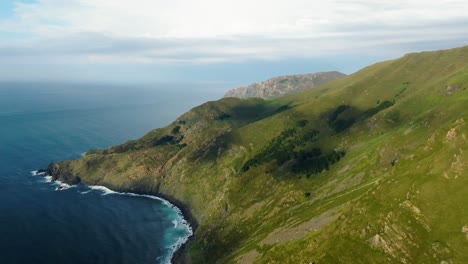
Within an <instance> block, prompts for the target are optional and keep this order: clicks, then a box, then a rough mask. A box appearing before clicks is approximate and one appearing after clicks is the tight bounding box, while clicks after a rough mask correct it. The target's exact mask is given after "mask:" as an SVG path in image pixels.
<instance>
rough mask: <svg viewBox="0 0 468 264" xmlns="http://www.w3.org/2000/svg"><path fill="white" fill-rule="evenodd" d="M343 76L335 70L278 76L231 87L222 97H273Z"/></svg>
mask: <svg viewBox="0 0 468 264" xmlns="http://www.w3.org/2000/svg"><path fill="white" fill-rule="evenodd" d="M344 76H346V75H345V74H343V73H340V72H336V71H331V72H317V73H311V74H297V75H286V76H280V77H275V78H271V79H268V80H266V81H264V82H257V83H253V84H251V85H249V86H245V87H240V88H237V89H232V90H230V91H228V92H227V93H226V94H225V95H224V97H238V98H249V97H257V98H265V99H266V98H275V97H280V96H283V95H287V94H292V93H296V92H300V91H303V90H306V89H309V88H313V87H316V86H318V85H321V84H324V83H327V82H330V81H333V80H336V79H339V78H342V77H344Z"/></svg>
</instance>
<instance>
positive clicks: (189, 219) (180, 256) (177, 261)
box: [31, 169, 198, 264]
mask: <svg viewBox="0 0 468 264" xmlns="http://www.w3.org/2000/svg"><path fill="white" fill-rule="evenodd" d="M31 173H32V175H33V176H42V177H44V178H46V179H47V181H48V182H53V183H56V184H58V185H59V186H62V187H63V186H66V188H71V187H73V186H75V185H77V184H76V183H67V182H66V181H65V182H63V181H60V180H58V179H57V180H53V178H52V176H50V175H48V174H47V173H46V171H45V170H42V169H41V170H36V171H31ZM80 183H81V184H84V185H85V186H86V187H88V188H90V189H92V190H100V191H103V192H104V193H105V194H118V195H129V196H141V197H146V198H150V199H155V200H159V201H161V202H163V203H164V204H166V205H167V206H169V207H171V208H173V209H174V210H175V211H176V212H177V214H178V215H179V217H180V218H181V220H182V224H184V225H185V226H186V227H187V231H188V232H189V235H188V236H186V237H181V238H180V239H179V240H178V241H177V242H176V243H175V244H173V245H171V248H174V251H173V252H172V253H171V255H170V258H169V263H172V264H184V263H187V261H186V254H187V250H188V248H189V245H190V244H191V243H192V241H193V237H194V234H195V231H196V230H197V228H198V221H197V220H196V219H195V217H194V216H193V214H192V213H191V211H190V208H189V207H188V206H187V205H186V204H184V203H182V202H181V201H179V200H178V199H176V198H175V197H173V196H170V195H167V194H163V193H158V192H156V193H152V192H144V191H139V190H135V189H132V190H131V191H130V190H129V189H125V188H122V189H121V188H117V189H111V188H112V187H111V186H106V185H105V184H102V185H88V184H86V182H82V181H81V182H80ZM179 241H181V243H179Z"/></svg>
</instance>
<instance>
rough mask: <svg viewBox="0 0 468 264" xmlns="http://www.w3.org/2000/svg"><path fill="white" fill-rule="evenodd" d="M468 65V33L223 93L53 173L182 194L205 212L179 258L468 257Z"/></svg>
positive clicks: (197, 215) (197, 212)
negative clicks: (300, 86)
mask: <svg viewBox="0 0 468 264" xmlns="http://www.w3.org/2000/svg"><path fill="white" fill-rule="evenodd" d="M467 65H468V46H467V47H463V48H457V49H452V50H446V51H436V52H424V53H417V54H408V55H406V56H404V57H402V58H400V59H397V60H392V61H386V62H382V63H377V64H375V65H372V66H369V67H367V68H365V69H363V70H361V71H359V72H357V73H355V74H352V75H350V76H347V77H344V78H341V79H339V80H337V81H334V82H331V83H328V84H325V85H321V86H319V87H316V88H314V89H310V90H306V91H303V92H300V93H297V94H293V95H289V96H285V97H281V98H277V99H273V100H262V99H256V98H255V99H246V100H241V99H238V98H223V99H221V100H219V101H216V102H208V103H205V104H203V105H201V106H199V107H196V108H194V109H192V110H191V111H189V112H187V113H186V114H184V115H182V116H181V117H180V118H178V119H177V120H176V121H174V122H173V123H172V124H170V125H169V126H167V127H165V128H160V129H156V130H153V131H151V132H149V133H148V134H147V135H145V136H144V137H142V138H141V139H138V140H133V141H129V142H126V143H124V144H122V145H120V146H115V147H111V148H109V149H105V150H94V151H90V152H89V153H87V154H86V155H85V156H84V157H82V158H80V159H78V160H73V161H63V162H57V163H53V164H51V165H50V166H49V173H50V174H52V175H53V176H54V177H55V178H57V179H60V180H65V181H81V182H83V183H86V184H99V185H105V186H108V187H111V188H114V189H117V190H122V191H132V192H143V193H149V194H156V195H158V194H160V195H163V196H166V197H171V198H175V199H176V200H178V201H180V202H182V203H183V204H184V205H186V206H187V207H188V208H190V212H191V213H192V215H193V217H194V219H195V220H196V222H197V223H198V225H199V226H198V228H197V230H196V232H195V235H194V238H193V240H192V242H191V243H190V244H189V246H188V248H187V250H186V252H185V258H184V259H181V260H180V261H186V262H191V263H253V262H255V263H313V262H315V263H441V262H446V263H466V262H467V261H468V254H467V252H466V250H465V249H466V246H467V244H468V237H467V233H468V232H466V230H467V229H468V227H467V226H468V208H467V204H468V201H467V196H466V193H468V177H467V176H468V107H467V105H468V66H467Z"/></svg>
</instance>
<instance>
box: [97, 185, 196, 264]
mask: <svg viewBox="0 0 468 264" xmlns="http://www.w3.org/2000/svg"><path fill="white" fill-rule="evenodd" d="M88 187H89V188H90V189H92V190H97V191H101V192H103V194H102V195H108V194H116V195H126V196H133V197H145V198H148V199H153V200H158V201H160V202H162V204H164V205H165V206H167V207H169V208H171V209H172V210H173V211H175V212H176V214H177V217H176V219H174V220H173V221H172V223H173V224H174V229H177V230H184V231H185V233H186V235H185V236H182V237H179V238H178V239H177V241H176V242H175V243H174V244H172V245H171V246H169V247H167V249H169V250H170V254H169V256H168V257H167V258H166V259H165V260H164V261H163V263H167V264H170V263H171V262H170V261H171V259H172V256H173V255H174V253H175V252H176V251H177V250H178V249H179V248H180V247H181V246H182V245H183V244H185V243H187V241H188V239H189V238H190V237H191V236H192V235H193V229H192V227H191V226H190V225H189V223H188V222H187V220H185V218H184V215H183V214H182V210H180V208H179V207H177V206H175V205H173V204H172V203H171V202H169V201H168V200H166V199H163V198H161V197H158V196H154V195H148V194H136V193H130V192H116V191H113V190H111V189H109V188H107V187H104V186H96V185H94V186H93V185H91V186H88Z"/></svg>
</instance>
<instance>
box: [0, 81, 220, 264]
mask: <svg viewBox="0 0 468 264" xmlns="http://www.w3.org/2000/svg"><path fill="white" fill-rule="evenodd" d="M225 88H226V87H219V85H216V84H203V85H202V84H157V85H145V86H140V87H136V86H125V85H105V84H57V83H55V84H48V83H0V263H2V264H10V263H15V264H20V263H28V264H30V263H34V264H40V263H47V264H49V263H113V264H116V263H140V264H141V263H168V262H169V260H170V257H171V254H172V253H173V251H174V249H175V248H176V247H177V246H178V244H180V242H182V241H183V240H184V239H186V238H187V236H189V235H190V228H189V227H188V226H187V225H186V224H185V223H184V220H183V219H182V218H181V215H180V213H179V212H178V210H177V208H174V207H173V206H171V205H170V204H169V203H168V202H166V201H164V200H161V199H157V198H156V197H149V196H148V197H147V196H136V195H131V194H127V195H124V194H118V193H114V192H112V191H110V190H108V189H106V188H102V187H92V188H90V187H87V186H84V185H78V186H71V187H68V186H64V187H66V188H61V187H60V186H58V184H57V183H53V182H50V181H49V180H48V179H47V178H46V177H44V175H37V174H36V173H35V172H34V171H35V170H37V169H38V168H46V167H47V165H48V164H49V163H50V162H51V161H57V160H65V159H76V158H79V157H80V156H81V155H82V154H83V153H84V152H86V151H87V150H89V149H91V148H106V147H108V146H111V145H116V144H120V143H123V142H125V141H127V140H130V139H136V138H138V137H141V136H142V135H144V134H145V133H146V132H148V131H149V130H151V129H154V128H157V127H162V126H165V125H167V124H169V123H170V122H171V121H173V120H174V119H175V118H177V117H178V116H179V115H181V114H182V113H184V112H186V111H188V110H189V109H190V108H192V107H195V106H197V105H199V104H201V103H203V102H206V101H208V100H215V99H218V98H220V97H221V96H222V94H223V91H225Z"/></svg>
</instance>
